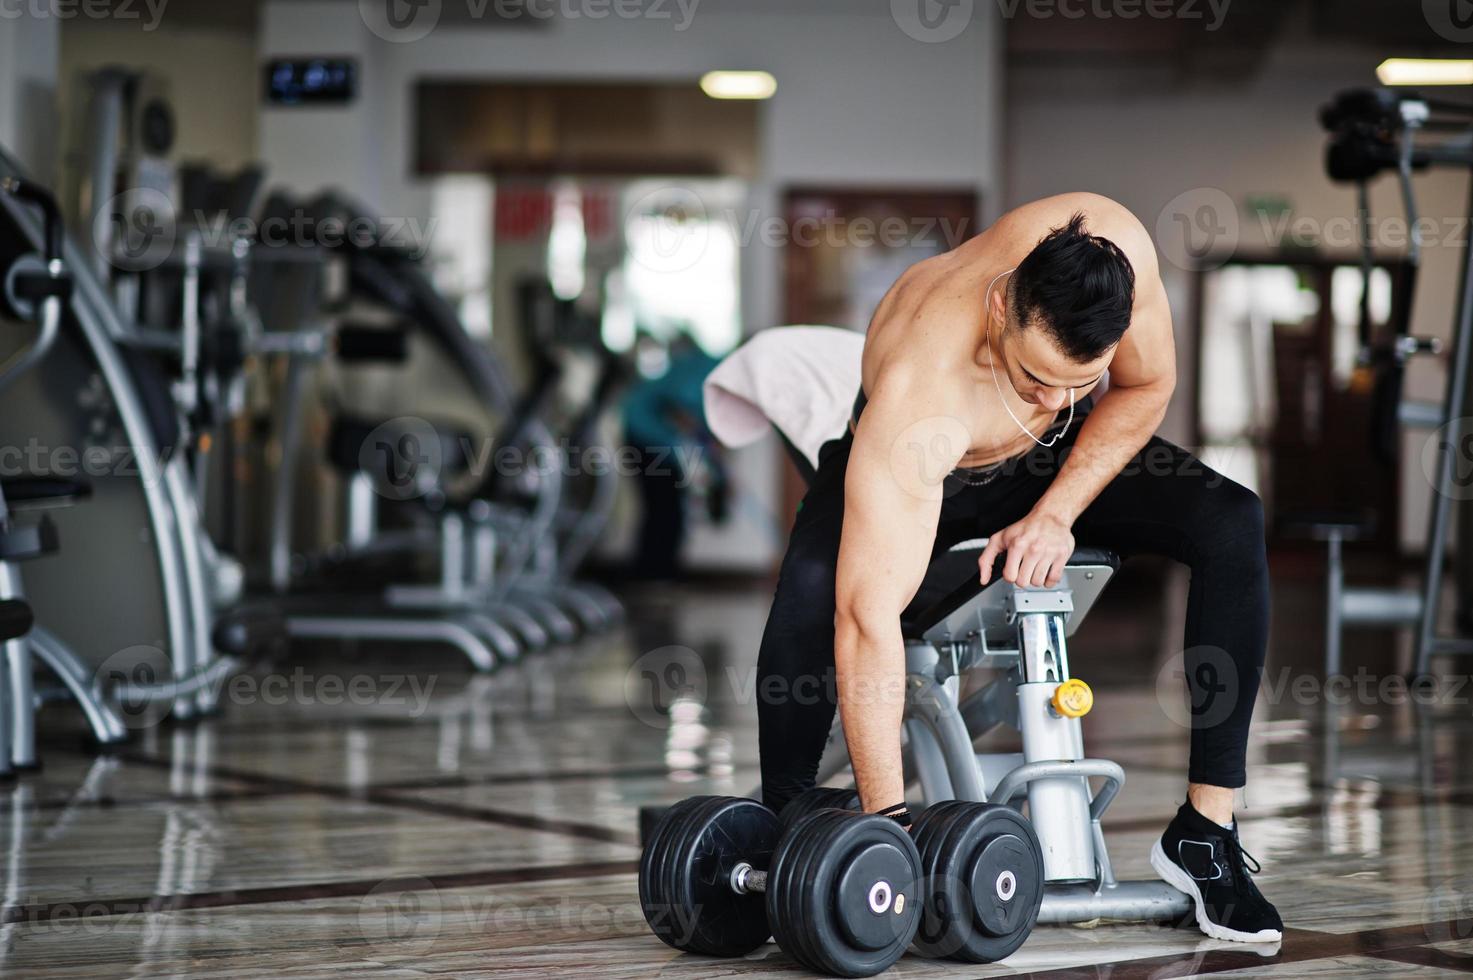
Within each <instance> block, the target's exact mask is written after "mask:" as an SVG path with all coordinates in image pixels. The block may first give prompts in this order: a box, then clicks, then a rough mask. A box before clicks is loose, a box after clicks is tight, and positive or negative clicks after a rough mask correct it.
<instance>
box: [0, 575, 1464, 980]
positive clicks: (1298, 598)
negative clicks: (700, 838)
mask: <svg viewBox="0 0 1473 980" xmlns="http://www.w3.org/2000/svg"><path fill="white" fill-rule="evenodd" d="M1275 582H1276V586H1275V587H1276V595H1275V600H1276V609H1275V626H1274V637H1273V649H1272V651H1271V662H1270V669H1269V672H1268V677H1267V680H1266V683H1265V686H1264V692H1263V694H1262V700H1261V701H1260V706H1259V709H1258V714H1257V717H1256V727H1255V731H1254V739H1253V746H1252V749H1251V756H1250V758H1251V767H1250V777H1249V779H1250V783H1249V787H1248V789H1247V790H1246V792H1245V793H1244V794H1243V796H1242V798H1241V800H1240V809H1239V816H1240V820H1241V828H1242V837H1243V839H1244V842H1245V844H1246V846H1247V847H1248V849H1249V850H1250V851H1252V852H1253V853H1254V854H1256V855H1257V856H1258V858H1259V859H1260V860H1261V861H1262V863H1263V866H1264V871H1263V874H1262V875H1261V876H1260V884H1261V886H1262V887H1263V889H1264V891H1265V892H1266V893H1267V894H1268V895H1269V897H1270V898H1272V899H1274V900H1275V901H1276V902H1277V903H1278V904H1279V906H1280V908H1281V910H1282V911H1283V913H1284V917H1285V919H1286V920H1287V923H1288V931H1287V933H1286V935H1285V937H1284V940H1283V942H1282V944H1280V945H1275V946H1263V947H1253V946H1241V945H1234V944H1229V943H1222V942H1217V941H1212V940H1208V939H1205V938H1204V937H1203V936H1201V935H1200V934H1199V933H1197V932H1196V931H1195V930H1191V929H1175V928H1170V927H1166V926H1158V925H1103V926H1099V927H1097V928H1093V929H1083V928H1062V927H1055V926H1046V927H1040V928H1039V929H1038V930H1037V931H1035V932H1034V934H1033V936H1032V937H1031V938H1030V940H1029V941H1028V942H1027V944H1026V945H1024V947H1023V948H1022V949H1021V950H1020V951H1019V952H1018V953H1017V954H1015V955H1014V956H1013V957H1011V958H1010V959H1009V960H1007V961H1006V962H1004V963H999V964H994V965H992V966H986V967H977V966H970V965H964V964H954V963H944V962H932V961H927V960H923V959H920V958H917V957H915V956H913V955H912V956H907V957H906V958H904V959H902V960H901V962H900V963H899V964H898V965H897V966H896V967H895V968H894V969H893V970H892V971H891V973H892V974H893V975H896V976H953V977H975V976H1003V975H1016V974H1025V975H1037V976H1047V977H1111V978H1126V977H1153V978H1156V977H1184V976H1195V975H1201V974H1215V975H1220V976H1225V977H1247V976H1285V977H1336V978H1342V977H1363V976H1410V977H1426V978H1432V977H1452V976H1457V975H1466V974H1469V973H1473V716H1470V710H1469V703H1470V699H1473V687H1470V688H1469V689H1464V688H1459V687H1457V686H1456V682H1454V683H1450V684H1448V685H1446V686H1445V687H1444V688H1443V689H1441V690H1440V692H1439V693H1440V697H1439V699H1438V703H1436V704H1434V705H1431V706H1427V707H1418V706H1416V705H1415V704H1413V703H1411V699H1410V698H1407V697H1404V696H1402V692H1401V689H1400V688H1399V687H1398V686H1397V684H1396V675H1395V671H1396V670H1397V669H1398V668H1399V667H1401V666H1404V658H1405V655H1406V649H1405V647H1406V643H1405V640H1404V639H1398V638H1397V637H1396V636H1395V635H1394V634H1391V633H1364V634H1358V635H1356V636H1354V637H1353V638H1352V641H1351V643H1350V644H1349V647H1348V651H1347V663H1349V664H1352V665H1355V666H1356V667H1360V668H1363V673H1364V676H1365V678H1366V680H1364V681H1358V682H1357V683H1356V684H1355V685H1354V686H1353V687H1351V688H1350V689H1349V697H1348V699H1347V698H1337V699H1336V700H1339V701H1346V700H1348V701H1349V703H1342V704H1339V705H1335V704H1329V703H1327V700H1328V699H1327V698H1325V697H1321V696H1320V694H1319V693H1318V690H1317V684H1316V682H1315V679H1316V678H1317V677H1318V673H1317V671H1316V669H1315V661H1316V658H1317V657H1318V655H1319V650H1320V646H1319V644H1320V642H1321V640H1320V637H1319V635H1318V632H1317V616H1318V602H1319V592H1318V588H1319V586H1318V583H1317V581H1316V580H1315V579H1314V578H1313V577H1312V576H1311V575H1310V574H1308V573H1307V572H1305V571H1304V570H1303V568H1298V569H1296V568H1288V569H1286V570H1279V569H1277V568H1276V575H1275ZM1183 594H1184V591H1183V583H1182V581H1181V578H1180V576H1178V575H1175V574H1170V573H1165V572H1163V571H1162V570H1160V569H1157V568H1152V567H1147V568H1145V569H1143V570H1139V571H1134V570H1130V569H1128V570H1127V572H1126V573H1124V574H1123V575H1122V576H1121V578H1120V580H1119V581H1117V582H1116V583H1114V584H1112V586H1111V588H1110V591H1109V592H1107V594H1106V597H1105V600H1104V601H1103V602H1102V603H1101V605H1100V606H1098V607H1097V608H1096V610H1095V611H1094V612H1093V613H1091V616H1090V620H1089V622H1088V623H1086V624H1085V626H1084V628H1083V629H1082V631H1081V632H1080V634H1079V635H1078V636H1077V637H1076V639H1075V641H1074V644H1073V647H1072V659H1073V663H1074V670H1075V673H1076V674H1077V675H1079V676H1081V677H1084V678H1085V679H1086V680H1089V681H1090V682H1091V683H1092V684H1093V685H1094V687H1095V690H1096V694H1097V704H1096V707H1095V709H1094V711H1093V713H1091V714H1090V715H1089V716H1088V718H1087V719H1086V744H1087V746H1088V748H1089V750H1090V753H1091V754H1092V755H1099V756H1105V757H1110V758H1114V759H1116V760H1117V761H1119V762H1121V763H1122V764H1123V765H1124V766H1125V767H1126V770H1127V772H1128V773H1129V776H1130V782H1129V784H1128V786H1127V787H1126V789H1125V791H1124V793H1123V794H1122V796H1121V798H1120V799H1119V801H1118V802H1117V803H1116V805H1115V806H1114V807H1113V808H1112V809H1111V810H1110V811H1109V813H1108V814H1107V815H1106V829H1107V834H1108V837H1109V840H1110V843H1111V850H1112V854H1113V856H1114V858H1115V862H1116V870H1117V872H1118V873H1119V874H1120V875H1121V876H1122V877H1142V876H1146V875H1149V873H1150V872H1149V868H1148V865H1147V863H1146V854H1147V850H1148V848H1149V846H1150V843H1151V841H1152V839H1153V838H1154V837H1155V835H1156V834H1158V833H1159V832H1160V829H1161V827H1162V826H1163V825H1164V823H1165V822H1166V820H1167V819H1168V818H1169V817H1170V815H1171V812H1172V811H1173V809H1174V807H1175V806H1176V804H1177V803H1178V802H1179V800H1180V796H1181V793H1182V791H1183V783H1182V778H1183V776H1182V774H1183V772H1184V767H1185V756H1186V743H1187V730H1186V729H1185V728H1183V727H1182V726H1181V725H1179V724H1177V723H1176V722H1174V721H1173V720H1172V718H1173V716H1175V715H1176V712H1178V711H1179V710H1180V709H1179V706H1178V705H1177V704H1176V702H1175V701H1174V698H1175V697H1176V696H1177V690H1178V689H1177V687H1176V685H1177V684H1178V683H1179V680H1178V679H1177V677H1176V675H1175V673H1174V668H1173V665H1172V660H1171V657H1172V654H1173V652H1174V650H1175V647H1176V644H1177V639H1176V637H1177V636H1178V635H1179V632H1178V627H1177V626H1176V625H1174V624H1175V623H1177V622H1179V620H1180V616H1181V609H1182V603H1183V600H1182V596H1183ZM765 613H766V595H765V590H764V589H761V588H749V589H728V590H724V591H716V590H710V589H707V590H704V591H703V590H696V589H681V590H678V591H667V592H665V593H663V594H650V593H646V594H645V595H643V596H642V597H640V598H639V599H638V600H637V601H636V603H635V605H634V615H633V617H632V622H631V624H630V626H629V627H628V628H627V629H626V630H624V631H623V632H622V633H620V634H619V635H616V636H610V637H607V638H603V639H600V640H597V641H590V642H587V643H585V644H584V645H582V646H581V647H579V648H577V649H572V650H565V651H559V652H555V653H548V654H543V655H540V656H538V657H537V658H535V659H533V660H531V661H529V662H527V663H526V664H524V665H521V666H519V667H517V668H513V669H509V670H505V671H503V672H501V673H498V674H497V675H495V676H492V677H489V678H488V677H476V676H472V675H470V674H469V673H467V672H466V671H464V670H463V669H462V667H461V665H460V664H459V663H458V662H457V661H456V660H455V659H454V658H453V657H452V656H451V655H449V654H444V653H441V652H439V651H435V650H423V651H414V652H413V653H412V654H411V653H405V652H399V653H388V652H384V651H373V650H365V651H341V650H336V651H335V650H332V649H330V648H329V649H319V650H312V651H303V652H301V654H300V655H299V656H298V657H297V658H296V659H294V660H293V661H292V662H290V663H287V664H283V665H280V666H278V667H277V668H275V669H274V670H273V671H271V672H266V671H262V672H261V673H258V674H256V675H252V676H250V677H249V678H247V679H245V680H244V681H242V682H240V683H238V684H237V685H235V686H233V687H232V688H231V690H230V692H229V694H228V697H227V702H228V703H227V708H226V710H225V712H224V713H223V715H222V716H221V717H218V718H216V719H213V720H211V721H209V722H207V723H203V724H198V725H195V726H190V727H184V726H178V725H170V724H167V723H165V724H152V723H147V724H145V723H143V722H140V724H139V731H138V734H137V738H136V740H135V742H134V743H133V744H131V745H130V746H128V747H127V748H126V749H125V750H124V751H122V752H119V753H116V754H114V755H112V756H109V757H104V758H96V757H93V756H91V755H89V754H87V753H86V752H85V751H84V750H83V749H82V748H81V746H80V745H79V741H78V738H77V736H76V730H75V727H74V726H75V722H74V720H73V719H72V717H71V715H70V712H69V710H68V709H67V708H66V707H65V706H64V705H62V706H55V707H51V708H48V709H47V713H46V714H45V715H44V716H43V721H44V724H45V726H46V735H45V741H44V748H45V769H44V770H43V771H42V772H41V773H39V774H35V775H31V776H28V777H26V778H25V779H24V780H22V781H21V782H19V783H18V784H17V785H15V786H13V787H9V788H4V789H0V843H3V851H0V862H3V864H0V867H3V868H4V874H5V876H4V891H3V894H0V902H3V904H0V976H3V977H5V978H26V977H155V976H157V977H164V976H169V977H181V976H187V977H234V978H254V977H261V978H266V977H271V978H277V977H291V978H306V977H334V978H346V977H361V976H369V977H379V976H382V977H406V978H408V977H426V976H443V977H489V976H518V977H520V976H536V975H544V974H546V975H580V976H589V977H593V976H597V977H640V978H643V977H651V976H661V977H708V976H741V977H758V976H771V977H780V976H796V975H801V972H800V971H798V970H797V969H796V968H795V967H794V966H793V965H792V963H791V961H789V960H788V959H787V957H785V956H784V955H783V954H782V953H781V952H780V951H779V950H778V949H777V948H776V947H775V946H772V945H769V946H766V947H764V948H763V949H761V950H760V951H759V952H758V953H756V954H754V955H753V956H751V957H749V958H747V959H744V960H735V961H716V960H709V959H702V958H698V957H693V956H688V955H682V954H678V953H676V952H674V951H672V950H670V949H668V948H667V947H665V946H663V945H661V944H660V943H659V942H658V941H657V940H656V939H654V938H653V936H651V935H650V933H649V932H648V930H647V928H646V926H645V925H644V922H643V920H642V919H641V916H640V913H639V909H638V905H637V901H636V895H635V875H634V872H635V867H636V862H637V859H638V854H639V851H638V848H637V846H636V825H637V824H636V815H637V813H638V810H639V807H640V806H641V805H644V804H647V803H662V802H671V801H674V800H677V799H680V798H682V797H685V796H688V795H692V794H696V793H728V794H731V793H744V792H746V791H747V790H749V789H750V788H751V787H752V786H753V785H754V784H755V781H756V773H755V764H756V744H755V726H754V720H753V719H754V708H753V705H752V701H753V698H752V693H751V690H752V671H753V668H754V663H755V649H756V643H757V638H758V636H759V635H760V632H761V628H762V624H763V619H764V616H765ZM1353 679H1354V677H1353ZM1158 681H1160V686H1159V688H1158ZM674 688H678V689H680V690H684V691H686V692H687V696H685V697H682V698H680V699H677V700H675V701H674V703H667V701H668V700H669V699H668V697H667V696H666V695H668V693H669V692H670V690H672V689H674ZM1158 690H1159V691H1160V692H1161V693H1158Z"/></svg>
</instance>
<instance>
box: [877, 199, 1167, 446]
mask: <svg viewBox="0 0 1473 980" xmlns="http://www.w3.org/2000/svg"><path fill="white" fill-rule="evenodd" d="M1077 212H1083V213H1084V214H1085V215H1086V219H1087V226H1088V228H1089V231H1090V232H1091V233H1093V234H1096V235H1100V236H1102V237H1105V238H1109V239H1110V240H1112V241H1114V242H1115V243H1116V244H1117V245H1118V246H1119V247H1120V248H1121V249H1122V250H1123V251H1124V252H1125V253H1126V255H1127V257H1129V258H1130V259H1131V263H1132V265H1133V266H1134V267H1135V268H1136V270H1137V274H1138V275H1139V274H1140V272H1141V270H1142V267H1143V266H1144V267H1147V268H1148V269H1149V271H1150V275H1151V276H1152V277H1155V269H1156V265H1155V252H1154V248H1153V247H1152V245H1151V243H1150V240H1149V238H1148V237H1147V236H1146V234H1145V230H1144V229H1143V228H1142V227H1141V226H1140V222H1139V221H1137V220H1136V219H1135V217H1134V216H1133V215H1131V214H1130V212H1129V211H1126V210H1125V209H1124V208H1123V207H1121V206H1120V205H1118V204H1116V203H1115V202H1113V201H1111V200H1109V199H1108V198H1104V197H1100V196H1098V195H1095V194H1083V193H1075V194H1061V195H1058V196H1056V197H1051V198H1045V199H1043V200H1040V201H1035V202H1033V203H1031V204H1027V205H1024V206H1022V207H1020V208H1017V209H1015V210H1013V211H1010V212H1008V213H1007V214H1005V215H1003V217H1002V218H1001V219H999V220H998V221H997V223H995V224H993V225H992V226H991V227H989V228H988V229H987V230H986V231H984V232H982V233H981V234H980V235H977V236H976V237H975V238H972V239H971V240H969V241H967V242H965V243H963V244H962V245H960V246H959V247H957V248H955V249H953V250H952V251H950V252H946V253H944V254H942V255H937V256H935V257H933V258H929V259H925V260H923V261H921V262H918V263H916V264H915V265H914V266H911V268H909V269H908V270H906V271H905V273H904V274H902V275H901V277H900V278H899V279H898V280H897V281H896V282H895V284H894V285H893V286H892V287H890V291H889V292H888V293H887V294H886V295H885V298H884V299H883V300H881V302H880V305H879V306H878V307H877V308H876V310H875V314H874V317H873V318H872V319H871V321H870V326H869V331H868V334H867V336H866V338H865V346H864V362H863V382H864V390H865V391H866V392H867V393H873V392H874V391H875V390H876V388H877V387H878V386H879V385H880V384H881V383H882V382H883V380H884V378H885V376H886V374H887V373H889V372H892V371H897V370H903V371H905V372H906V373H910V372H912V371H915V370H919V371H920V372H922V373H923V374H924V375H925V376H926V377H928V378H933V379H934V383H935V384H936V385H947V386H952V387H953V389H954V391H955V394H956V396H957V398H959V399H960V402H954V403H958V404H964V405H966V406H967V411H966V412H965V415H964V418H963V421H964V423H965V424H966V426H967V428H968V431H969V434H970V448H969V449H968V451H967V453H966V455H965V456H964V457H963V459H962V461H961V465H963V466H985V465H987V464H989V463H995V462H998V461H1000V460H1004V459H1007V458H1010V457H1013V456H1017V455H1019V454H1021V453H1023V452H1024V451H1026V450H1027V449H1028V447H1029V446H1030V445H1031V444H1032V442H1031V440H1030V439H1029V437H1028V435H1027V434H1025V433H1024V432H1023V431H1021V430H1020V429H1019V427H1018V425H1017V424H1016V423H1015V422H1014V421H1013V420H1012V418H1010V417H1009V415H1008V412H1007V411H1005V410H1004V408H1003V402H1002V399H1007V406H1008V407H1009V408H1011V409H1012V413H1013V415H1015V416H1017V418H1018V420H1019V421H1021V422H1022V423H1023V424H1024V425H1026V426H1027V427H1028V429H1029V430H1030V431H1032V432H1034V433H1041V432H1042V431H1043V430H1044V429H1045V428H1046V427H1047V425H1048V423H1049V420H1050V418H1051V417H1053V416H1054V415H1055V412H1053V411H1051V410H1048V409H1045V408H1043V407H1041V406H1038V405H1034V404H1030V403H1028V402H1026V401H1024V400H1023V399H1021V398H1019V397H1018V396H1017V395H1016V394H1015V393H1014V392H1013V391H1012V389H1011V387H1010V385H1009V383H1008V378H1007V375H1006V374H1005V373H1004V371H1003V370H1002V368H1001V366H1000V365H999V367H998V371H997V375H996V383H994V376H993V373H992V370H991V368H990V367H989V363H988V360H989V348H988V340H987V317H986V315H985V307H984V301H985V297H986V293H987V287H988V284H989V283H991V282H993V281H994V280H995V279H997V278H998V276H1000V275H1002V274H1003V273H1006V272H1008V271H1009V270H1012V269H1015V268H1017V266H1018V263H1019V262H1021V261H1022V260H1023V258H1024V257H1025V256H1026V255H1027V254H1028V253H1029V252H1030V251H1031V250H1032V249H1033V247H1034V246H1035V245H1037V244H1038V242H1039V240H1040V239H1042V238H1043V237H1044V236H1045V235H1047V234H1048V233H1049V232H1050V231H1051V230H1052V229H1054V228H1056V227H1059V226H1061V225H1063V224H1065V223H1067V221H1068V220H1069V218H1070V216H1072V215H1073V214H1075V213H1077ZM1006 286H1007V278H1006V277H1004V278H1002V279H1000V280H998V282H997V286H996V290H997V291H1001V290H1003V289H1005V288H1006ZM1001 326H1002V324H1001V323H996V322H995V323H993V325H992V328H991V329H992V330H993V331H994V332H996V331H998V330H1000V328H1001ZM1126 338H1127V339H1126V340H1123V341H1122V342H1121V344H1120V346H1119V348H1117V350H1116V358H1115V359H1119V358H1120V357H1121V355H1122V354H1123V355H1124V359H1125V360H1126V361H1128V362H1136V361H1139V360H1140V359H1141V354H1140V350H1139V349H1138V345H1134V344H1130V343H1129V341H1130V340H1133V339H1135V338H1132V337H1131V332H1130V331H1127V333H1126ZM996 339H997V338H996V336H995V335H994V337H993V341H994V342H996ZM1158 350H1159V355H1160V356H1167V357H1171V358H1172V359H1173V360H1174V357H1175V355H1174V352H1172V350H1171V345H1170V344H1169V343H1168V344H1165V345H1161V346H1160V347H1159V348H1158ZM1115 359H1112V361H1111V369H1112V371H1114V370H1115V368H1116V365H1115ZM1094 387H1095V385H1089V386H1087V387H1083V388H1079V389H1076V390H1075V392H1074V396H1075V398H1076V400H1078V399H1082V398H1083V397H1084V396H1085V395H1087V394H1089V392H1090V391H1092V390H1093V389H1094ZM1066 412H1067V410H1066Z"/></svg>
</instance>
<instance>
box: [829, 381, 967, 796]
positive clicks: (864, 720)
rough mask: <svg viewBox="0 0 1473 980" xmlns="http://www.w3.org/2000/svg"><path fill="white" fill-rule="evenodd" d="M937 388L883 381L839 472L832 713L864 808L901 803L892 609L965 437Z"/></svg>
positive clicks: (900, 663) (914, 570) (900, 681)
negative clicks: (839, 723)
mask: <svg viewBox="0 0 1473 980" xmlns="http://www.w3.org/2000/svg"><path fill="white" fill-rule="evenodd" d="M942 387H945V386H941V385H936V384H934V383H930V384H924V385H923V384H914V385H912V384H907V383H906V382H905V381H903V380H900V379H892V380H886V381H882V382H881V383H880V385H878V386H877V388H876V390H875V391H874V392H873V393H872V395H871V397H870V399H869V402H868V404H867V405H866V406H865V409H864V414H863V415H862V416H861V419H860V423H859V426H858V429H857V430H856V432H855V437H854V446H853V448H852V450H851V452H850V456H849V468H848V470H847V471H846V474H845V486H844V527H843V532H842V538H841V544H840V547H839V567H838V582H837V590H836V595H835V600H836V606H835V615H834V663H835V668H836V679H837V682H838V694H839V713H840V717H841V718H842V719H843V722H844V737H845V740H846V742H847V743H848V746H849V757H850V760H851V761H852V762H853V765H854V780H855V784H856V785H857V787H858V789H859V797H860V801H861V802H862V803H863V805H864V809H865V810H867V811H871V812H873V811H876V810H881V809H884V808H885V807H888V806H893V805H894V804H896V803H901V802H904V800H905V777H904V774H903V772H902V770H901V760H900V724H901V715H902V713H903V711H904V708H905V641H904V639H903V637H902V636H901V632H900V614H901V613H902V612H903V611H904V610H905V607H906V605H907V604H908V603H909V602H910V600H911V599H912V598H913V597H914V596H915V593H916V590H917V589H918V588H919V587H920V584H921V580H922V579H923V578H924V576H925V573H926V566H927V564H928V563H929V561H930V557H931V547H932V543H933V541H934V540H935V537H936V525H937V522H938V520H939V519H940V515H941V497H942V484H941V481H942V480H943V479H944V478H945V476H946V474H947V473H949V472H950V471H951V470H952V468H954V467H955V466H956V464H957V462H958V461H959V460H960V459H961V458H962V456H963V455H964V454H965V453H966V451H967V447H968V445H969V444H970V439H969V433H968V430H967V428H966V426H965V425H964V424H963V423H962V422H961V421H960V414H961V413H960V411H959V407H958V406H954V405H948V404H946V403H945V400H944V399H945V397H946V396H944V395H938V394H937V389H939V388H942Z"/></svg>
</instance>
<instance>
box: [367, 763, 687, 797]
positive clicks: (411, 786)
mask: <svg viewBox="0 0 1473 980" xmlns="http://www.w3.org/2000/svg"><path fill="white" fill-rule="evenodd" d="M710 768H711V767H710V766H709V765H699V766H689V767H686V768H684V769H682V770H681V771H682V772H686V773H691V774H694V775H697V776H704V775H706V773H707V772H708V771H709V770H710ZM668 775H670V768H669V767H668V766H635V767H630V768H627V769H564V770H560V771H559V770H554V771H552V772H504V773H486V774H484V775H479V776H475V775H466V776H432V777H430V778H428V779H405V780H402V781H400V782H393V783H374V784H372V786H371V787H370V788H372V789H374V790H382V791H384V792H408V791H415V790H434V789H462V788H466V787H471V786H514V785H517V784H519V783H564V782H577V781H579V780H582V779H657V778H659V777H661V776H668Z"/></svg>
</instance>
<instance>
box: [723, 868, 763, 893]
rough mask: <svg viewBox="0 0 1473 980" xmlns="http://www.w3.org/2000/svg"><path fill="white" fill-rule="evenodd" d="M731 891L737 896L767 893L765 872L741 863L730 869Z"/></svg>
mask: <svg viewBox="0 0 1473 980" xmlns="http://www.w3.org/2000/svg"><path fill="white" fill-rule="evenodd" d="M731 890H732V891H734V892H736V893H737V894H738V895H747V894H750V893H752V892H765V891H767V872H766V871H758V870H757V869H756V868H754V867H752V866H751V865H750V864H748V863H747V862H745V861H743V862H741V863H740V864H738V865H737V866H736V867H734V868H732V869H731Z"/></svg>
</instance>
